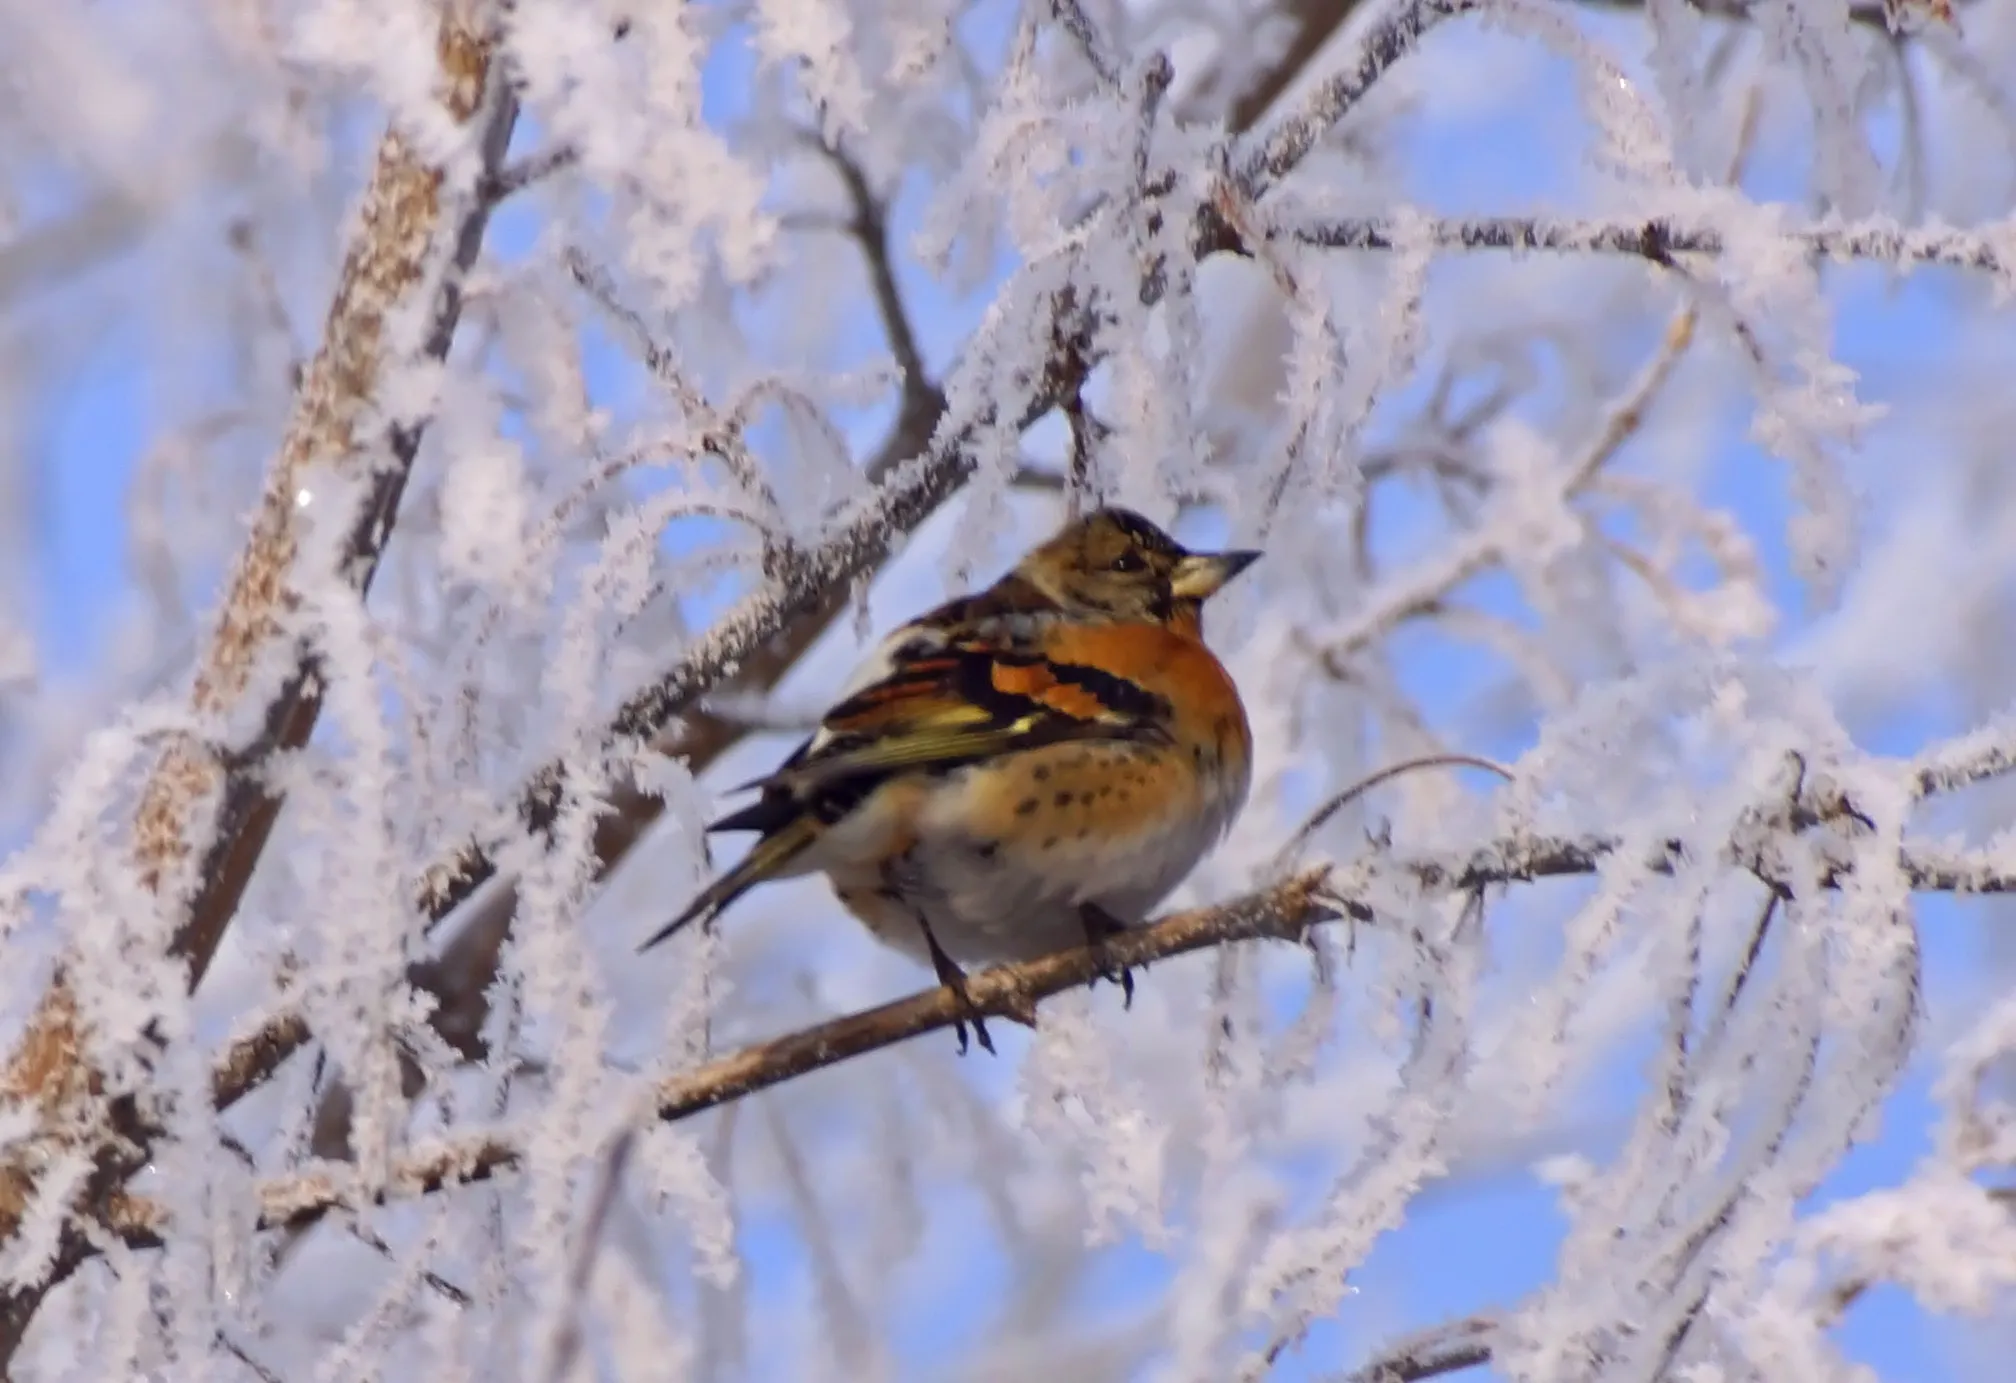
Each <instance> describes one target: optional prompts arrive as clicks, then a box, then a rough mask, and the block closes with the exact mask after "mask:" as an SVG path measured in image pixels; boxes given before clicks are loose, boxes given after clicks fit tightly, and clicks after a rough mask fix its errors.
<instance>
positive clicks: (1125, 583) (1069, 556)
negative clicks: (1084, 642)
mask: <svg viewBox="0 0 2016 1383" xmlns="http://www.w3.org/2000/svg"><path fill="white" fill-rule="evenodd" d="M1259 556H1260V554H1259V553H1257V552H1223V553H1198V552H1191V551H1190V550H1189V549H1188V548H1185V547H1184V546H1183V545H1182V544H1180V543H1178V542H1177V541H1176V540H1175V539H1174V538H1172V537H1170V536H1169V535H1168V534H1167V533H1165V532H1163V531H1162V530H1161V529H1160V528H1158V527H1156V526H1155V525H1154V524H1152V523H1150V522H1149V521H1148V520H1147V519H1144V518H1142V517H1141V516H1140V515H1139V514H1137V513H1135V512H1134V511H1133V510H1131V509H1098V510H1094V511H1093V512H1092V513H1090V514H1087V515H1085V516H1084V517H1083V518H1080V519H1078V520H1076V521H1075V522H1073V523H1069V524H1066V525H1065V526H1064V528H1063V529H1062V530H1060V531H1059V532H1058V533H1057V535H1056V536H1055V537H1053V538H1051V539H1050V540H1049V541H1048V542H1046V543H1044V544H1043V545H1042V546H1040V547H1038V548H1036V549H1035V550H1034V551H1033V552H1031V553H1030V554H1029V555H1028V556H1027V557H1025V558H1023V559H1022V561H1021V563H1020V564H1019V565H1018V566H1017V567H1016V569H1015V575H1016V576H1017V577H1019V578H1020V579H1022V580H1023V581H1026V582H1027V583H1029V584H1030V585H1031V586H1033V587H1035V588H1036V589H1037V590H1039V591H1041V592H1042V593H1043V594H1044V595H1045V596H1047V597H1048V598H1049V599H1051V600H1052V601H1054V602H1055V603H1056V604H1057V606H1058V607H1059V608H1060V609H1062V610H1064V611H1066V612H1067V613H1070V614H1073V615H1076V616H1079V617H1081V618H1092V619H1109V620H1117V621H1130V620H1144V621H1152V622H1154V623H1157V624H1166V623H1169V622H1171V621H1172V620H1182V621H1184V622H1186V623H1189V622H1194V621H1195V619H1196V617H1197V613H1198V609H1199V607H1200V606H1201V604H1202V603H1203V601H1204V600H1206V599H1208V598H1209V597H1210V596H1212V595H1214V594H1216V593H1217V591H1218V590H1219V589H1220V588H1221V587H1222V586H1224V584H1225V583H1226V582H1227V581H1230V580H1231V579H1232V578H1233V577H1234V576H1236V575H1238V574H1239V573H1240V572H1242V571H1244V570H1245V569H1246V568H1247V567H1248V566H1250V565H1252V563H1253V562H1254V561H1255V560H1256V559H1257V558H1258V557H1259Z"/></svg>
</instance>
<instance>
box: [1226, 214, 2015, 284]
mask: <svg viewBox="0 0 2016 1383" xmlns="http://www.w3.org/2000/svg"><path fill="white" fill-rule="evenodd" d="M1780 233H1781V234H1782V235H1783V236H1784V237H1785V238H1786V239H1788V240H1791V241H1793V242H1795V243H1797V244H1800V245H1803V246H1804V247H1805V248H1806V249H1808V250H1809V251H1811V252H1812V253H1814V254H1818V255H1826V256H1828V257H1830V258H1833V259H1837V260H1871V261H1875V262H1879V263H1884V264H1904V265H1942V266H1945V267H1948V268H1955V269H1978V270H1982V271H1984V272H1986V273H1991V274H2000V275H2003V276H2016V223H2005V224H2003V225H2001V226H1999V227H1995V226H1991V227H1985V228H1982V229H1979V230H1960V229H1956V228H1954V227H1946V226H1903V225H1899V224H1898V223H1897V222H1895V221H1892V220H1888V219H1885V218H1872V219H1870V220H1865V221H1844V222H1837V223H1834V224H1821V225H1811V226H1789V227H1787V228H1785V229H1784V230H1783V231H1782V232H1780ZM1275 234H1276V235H1278V236H1282V237H1286V238H1291V239H1293V240H1296V241H1299V242H1300V243H1302V244H1305V245H1316V246H1321V247H1323V248H1326V249H1337V250H1392V249H1397V248H1400V247H1401V246H1400V240H1401V238H1402V237H1401V234H1400V233H1399V232H1398V230H1397V229H1396V227H1395V223H1394V222H1392V221H1390V220H1387V219H1386V218H1384V217H1376V216H1354V217H1340V218H1338V219H1335V220H1308V221H1291V222H1289V223H1288V224H1287V225H1284V226H1282V227H1280V228H1278V229H1277V230H1276V231H1275ZM1422 237H1426V238H1427V239H1428V240H1429V241H1431V242H1432V243H1433V244H1434V245H1435V246H1436V247H1437V248H1439V249H1446V250H1510V251H1514V252H1532V251H1544V252H1547V253H1552V254H1617V255H1634V256H1636V257H1638V258H1640V259H1644V260H1648V261H1650V262H1652V263H1654V264H1666V263H1670V262H1671V260H1672V259H1673V257H1674V256H1676V255H1686V254H1699V255H1719V254H1721V253H1723V252H1724V250H1725V249H1726V248H1727V240H1726V239H1725V237H1724V236H1723V234H1722V232H1720V231H1718V230H1714V229H1712V228H1709V227H1705V226H1686V225H1681V224H1679V223H1677V222H1674V221H1666V220H1649V221H1606V220H1601V219H1592V218H1572V219H1557V218H1549V217H1535V216H1469V217H1447V218H1438V217H1424V218H1421V219H1419V220H1415V221H1410V222H1409V224H1408V228H1407V231H1406V233H1405V238H1406V239H1407V241H1408V243H1411V244H1418V243H1419V242H1420V239H1421V238H1422ZM1224 248H1234V247H1233V246H1231V245H1227V246H1225V247H1224Z"/></svg>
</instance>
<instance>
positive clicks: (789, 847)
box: [637, 812, 820, 951]
mask: <svg viewBox="0 0 2016 1383" xmlns="http://www.w3.org/2000/svg"><path fill="white" fill-rule="evenodd" d="M733 820H734V818H732V817H731V818H729V821H733ZM715 826H716V827H726V828H728V829H730V830H733V829H736V828H735V827H733V826H730V825H729V822H728V821H722V822H716V823H715ZM710 829H713V828H710ZM819 831H820V825H819V820H818V818H817V817H815V816H813V815H812V813H810V812H802V813H799V814H798V815H796V816H795V817H793V818H792V819H791V820H789V821H786V822H784V823H782V824H781V825H780V826H779V827H778V828H777V829H776V830H774V831H771V832H769V833H768V834H766V835H765V836H764V837H763V838H762V839H761V840H759V841H757V842H756V843H755V844H754V845H753V846H751V847H750V849H749V853H748V854H746V855H744V856H743V857H742V859H741V861H740V862H739V863H738V864H737V865H736V866H735V867H734V868H733V869H731V870H729V871H728V872H727V873H725V874H723V875H722V876H721V877H720V878H718V879H716V880H715V881H714V882H713V883H711V884H709V885H707V887H706V888H704V889H702V890H701V891H700V896H699V897H697V898H695V899H694V900H693V901H692V902H691V903H688V904H687V905H686V909H685V911H683V912H681V913H680V914H679V915H678V916H677V917H675V918H673V919H672V920H671V921H670V922H667V923H666V924H665V925H664V926H662V927H660V928H659V929H658V930H657V931H655V932H653V933H652V934H651V937H650V939H649V940H647V941H646V942H645V943H644V944H643V945H642V946H639V947H638V948H637V949H638V950H639V951H648V950H650V949H651V948H652V947H653V946H656V945H657V944H658V943H659V942H661V941H663V940H664V939H665V938H666V937H668V936H671V935H672V934H673V933H674V932H676V931H679V930H680V929H681V928H683V927H687V926H690V925H691V924H693V923H695V922H701V923H706V922H712V921H713V920H714V919H715V918H717V917H719V916H720V915H721V913H722V911H723V910H724V909H725V908H726V907H727V906H728V905H729V904H730V903H732V902H734V901H735V900H736V899H737V898H740V897H741V896H742V895H743V894H745V893H747V892H748V891H749V890H750V889H752V888H754V887H755V886H756V885H758V884H760V883H762V882H763V881H764V880H766V879H773V878H775V877H777V875H778V874H780V873H781V872H782V871H783V870H784V869H785V868H786V867H787V866H788V865H789V864H790V863H791V861H792V860H794V859H796V858H797V857H798V856H799V855H800V854H801V853H803V852H804V850H805V847H806V846H808V845H810V844H811V843H812V842H813V841H814V840H816V839H817V838H818V836H819Z"/></svg>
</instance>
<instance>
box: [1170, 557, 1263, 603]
mask: <svg viewBox="0 0 2016 1383" xmlns="http://www.w3.org/2000/svg"><path fill="white" fill-rule="evenodd" d="M1259 560H1260V554H1259V553H1257V552H1193V553H1191V554H1190V555H1189V556H1187V557H1185V558H1183V560H1181V561H1180V562H1178V563H1177V564H1176V570H1175V573H1174V574H1173V575H1172V576H1171V577H1170V580H1169V593H1170V594H1171V595H1173V596H1175V597H1176V598H1177V599H1178V600H1204V599H1206V598H1207V597H1210V596H1214V595H1216V594H1218V592H1219V591H1220V590H1221V589H1223V587H1224V585H1225V583H1226V582H1227V581H1230V580H1231V579H1232V578H1233V577H1235V576H1237V575H1238V574H1239V573H1240V572H1242V571H1244V570H1246V568H1248V567H1250V566H1252V565H1253V564H1254V563H1255V562H1257V561H1259Z"/></svg>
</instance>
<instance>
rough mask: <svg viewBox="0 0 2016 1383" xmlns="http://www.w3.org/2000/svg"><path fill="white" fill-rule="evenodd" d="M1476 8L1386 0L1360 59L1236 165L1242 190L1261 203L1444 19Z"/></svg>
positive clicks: (1443, 1)
mask: <svg viewBox="0 0 2016 1383" xmlns="http://www.w3.org/2000/svg"><path fill="white" fill-rule="evenodd" d="M1475 8H1477V0H1385V3H1384V6H1383V8H1382V9H1381V11H1380V13H1379V14H1378V16H1377V17H1376V18H1375V19H1374V20H1373V21H1372V24H1371V26H1370V28H1369V29H1368V31H1367V32H1366V33H1365V34H1364V35H1363V37H1362V38H1361V39H1360V40H1359V44H1358V60H1357V61H1356V62H1353V63H1348V64H1346V65H1345V66H1344V67H1342V68H1340V69H1339V70H1338V71H1337V72H1335V73H1334V74H1332V75H1331V76H1330V78H1329V79H1328V80H1326V81H1324V82H1323V83H1322V84H1321V85H1320V86H1318V87H1317V88H1316V89H1315V90H1314V91H1312V92H1310V93H1309V95H1308V97H1307V98H1306V99H1305V100H1304V101H1303V102H1302V104H1301V105H1300V106H1299V107H1297V108H1296V109H1295V110H1293V111H1291V112H1290V113H1289V114H1287V115H1286V116H1284V117H1282V118H1281V119H1280V120H1278V121H1276V122H1275V123H1274V124H1273V125H1270V126H1269V127H1268V129H1267V131H1266V133H1265V134H1264V135H1263V136H1260V137H1259V138H1258V142H1257V147H1255V148H1252V149H1251V150H1249V151H1248V152H1247V153H1246V154H1245V155H1244V156H1243V157H1241V158H1239V159H1238V160H1237V170H1238V171H1237V177H1238V181H1239V189H1240V191H1241V192H1242V193H1244V194H1245V195H1246V196H1247V197H1248V198H1256V197H1259V196H1260V195H1261V194H1263V193H1264V192H1266V191H1267V189H1268V188H1270V187H1272V186H1273V185H1274V184H1275V183H1277V182H1279V181H1280V180H1281V179H1282V178H1283V177H1285V176H1287V174H1288V173H1289V172H1290V171H1292V170H1293V169H1294V167H1295V165H1297V164H1298V163H1300V162H1301V161H1302V160H1303V159H1304V158H1305V157H1306V156H1307V155H1308V153H1309V151H1310V150H1311V149H1313V148H1315V147H1316V141H1317V140H1319V139H1321V138H1322V137H1323V136H1324V135H1325V134H1327V133H1329V132H1330V131H1331V130H1332V129H1334V128H1336V126H1337V123H1338V122H1339V121H1341V120H1342V119H1343V118H1344V117H1345V116H1346V115H1348V114H1350V112H1351V111H1352V109H1353V108H1354V107H1356V106H1357V104H1358V103H1359V102H1360V101H1362V100H1364V99H1365V93H1366V92H1368V91H1370V90H1371V89H1372V88H1373V86H1374V85H1375V84H1376V83H1377V82H1378V81H1379V79H1380V78H1381V77H1383V76H1384V75H1385V74H1386V70H1387V69H1388V68H1390V67H1391V66H1393V64H1394V63H1396V62H1399V61H1400V59H1402V58H1404V57H1406V56H1407V55H1408V54H1409V53H1411V52H1413V51H1414V49H1415V47H1416V46H1417V45H1418V44H1419V43H1420V42H1421V39H1422V36H1423V35H1425V34H1426V33H1427V32H1428V31H1429V30H1430V29H1432V28H1434V27H1435V26H1436V25H1438V24H1440V23H1441V22H1442V21H1443V20H1445V19H1451V18H1454V17H1455V16H1457V15H1459V14H1465V13H1467V12H1469V11H1470V10H1473V9H1475Z"/></svg>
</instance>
